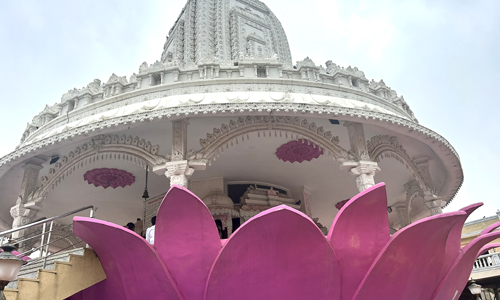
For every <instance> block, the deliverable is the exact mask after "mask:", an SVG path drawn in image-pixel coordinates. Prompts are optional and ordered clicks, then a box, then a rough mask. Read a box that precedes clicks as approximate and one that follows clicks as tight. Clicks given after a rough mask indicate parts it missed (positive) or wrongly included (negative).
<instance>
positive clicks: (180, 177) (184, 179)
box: [165, 160, 194, 188]
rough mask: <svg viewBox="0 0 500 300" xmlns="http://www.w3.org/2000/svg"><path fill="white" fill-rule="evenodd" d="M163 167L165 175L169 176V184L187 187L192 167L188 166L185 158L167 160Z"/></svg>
mask: <svg viewBox="0 0 500 300" xmlns="http://www.w3.org/2000/svg"><path fill="white" fill-rule="evenodd" d="M165 168H166V171H165V176H167V178H170V186H173V185H180V186H182V187H185V188H187V187H188V180H189V177H191V175H193V173H194V169H193V168H191V167H189V162H188V161H187V160H183V161H173V162H168V163H166V164H165Z"/></svg>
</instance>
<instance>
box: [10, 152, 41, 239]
mask: <svg viewBox="0 0 500 300" xmlns="http://www.w3.org/2000/svg"><path fill="white" fill-rule="evenodd" d="M43 162H44V160H43V159H38V158H37V157H34V158H32V159H31V160H30V161H29V162H27V163H26V164H25V165H24V166H23V169H24V175H23V181H22V182H21V190H20V191H19V196H18V198H17V200H16V205H14V206H13V207H11V209H10V215H11V216H12V218H14V221H13V222H12V228H18V227H21V226H23V225H26V224H28V223H29V222H31V220H32V219H33V218H34V217H35V215H36V213H37V211H36V210H34V209H28V208H25V206H24V205H25V204H26V202H27V201H28V199H29V197H30V195H31V194H32V193H33V192H34V191H35V190H36V188H37V186H36V184H37V181H38V175H39V174H40V170H41V169H42V168H43V167H42V166H41V164H42V163H43ZM23 234H24V231H19V232H15V233H13V234H12V237H13V238H18V237H20V236H22V235H23Z"/></svg>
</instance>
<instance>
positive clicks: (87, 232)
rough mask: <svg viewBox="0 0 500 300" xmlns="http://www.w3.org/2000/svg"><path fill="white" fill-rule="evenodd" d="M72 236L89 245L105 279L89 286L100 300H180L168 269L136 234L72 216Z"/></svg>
mask: <svg viewBox="0 0 500 300" xmlns="http://www.w3.org/2000/svg"><path fill="white" fill-rule="evenodd" d="M73 224H74V225H73V233H74V234H75V235H76V236H78V237H79V238H81V239H82V240H84V241H85V242H86V243H87V244H89V245H90V246H92V248H93V249H94V251H95V252H96V253H97V255H98V256H99V260H100V261H101V264H102V267H103V269H104V272H105V273H106V277H107V278H106V279H105V280H104V281H103V282H102V284H97V285H95V286H92V287H91V288H90V289H92V290H93V291H88V293H95V295H97V297H96V298H92V299H100V300H116V299H148V300H151V299H158V300H161V299H169V300H170V299H182V297H180V296H179V292H178V290H177V288H176V286H175V285H174V284H173V282H172V279H171V276H170V274H169V273H168V270H167V269H166V268H165V266H164V264H163V263H162V262H161V260H160V258H159V257H158V256H157V254H156V253H155V251H154V250H153V248H152V247H151V246H150V245H149V244H148V243H147V242H146V241H145V240H144V239H143V238H142V237H140V236H139V235H137V234H136V233H134V232H132V231H130V230H128V229H125V228H124V227H121V226H119V225H116V224H113V223H109V222H105V221H101V220H96V219H91V218H82V217H75V218H74V219H73Z"/></svg>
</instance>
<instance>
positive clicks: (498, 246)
mask: <svg viewBox="0 0 500 300" xmlns="http://www.w3.org/2000/svg"><path fill="white" fill-rule="evenodd" d="M495 248H500V243H495V244H488V245H486V246H484V247H483V248H481V250H479V254H478V257H479V256H481V253H484V252H486V251H490V250H491V249H495Z"/></svg>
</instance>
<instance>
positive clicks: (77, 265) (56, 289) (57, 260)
mask: <svg viewBox="0 0 500 300" xmlns="http://www.w3.org/2000/svg"><path fill="white" fill-rule="evenodd" d="M42 266H43V260H39V261H35V262H33V263H29V264H27V265H25V266H24V267H23V268H22V269H21V271H20V273H19V276H18V280H17V281H14V282H11V283H10V284H9V285H8V286H7V288H6V289H5V291H4V294H5V297H6V298H7V300H64V299H66V298H68V297H70V296H72V295H74V294H76V293H78V292H79V291H82V290H84V289H86V288H88V287H90V286H92V285H94V284H96V283H98V282H101V281H103V280H104V279H106V275H105V274H104V270H103V269H102V266H101V263H100V261H99V258H97V255H96V254H95V253H94V251H92V250H90V249H84V248H79V249H74V250H70V251H65V252H61V253H58V254H56V255H53V256H51V257H50V258H48V259H47V262H46V267H45V269H42Z"/></svg>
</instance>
